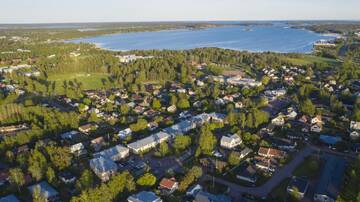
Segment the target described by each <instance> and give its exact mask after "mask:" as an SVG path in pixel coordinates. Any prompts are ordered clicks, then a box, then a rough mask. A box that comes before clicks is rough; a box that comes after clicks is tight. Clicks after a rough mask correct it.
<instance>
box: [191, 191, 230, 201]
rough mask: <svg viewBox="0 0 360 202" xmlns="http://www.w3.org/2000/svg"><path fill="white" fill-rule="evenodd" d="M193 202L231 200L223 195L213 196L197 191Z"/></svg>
mask: <svg viewBox="0 0 360 202" xmlns="http://www.w3.org/2000/svg"><path fill="white" fill-rule="evenodd" d="M194 202H231V198H230V197H229V196H225V195H214V194H210V193H209V192H204V191H199V192H198V193H197V194H196V196H195V199H194Z"/></svg>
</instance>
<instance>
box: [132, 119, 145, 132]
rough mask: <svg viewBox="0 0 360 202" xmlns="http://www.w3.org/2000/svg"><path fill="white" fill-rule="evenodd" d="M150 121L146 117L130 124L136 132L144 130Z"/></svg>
mask: <svg viewBox="0 0 360 202" xmlns="http://www.w3.org/2000/svg"><path fill="white" fill-rule="evenodd" d="M147 125H148V122H147V121H146V120H145V119H138V120H137V122H136V123H134V124H130V129H131V130H132V131H134V132H138V131H142V130H145V129H146V128H147Z"/></svg>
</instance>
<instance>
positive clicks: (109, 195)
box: [71, 171, 136, 202]
mask: <svg viewBox="0 0 360 202" xmlns="http://www.w3.org/2000/svg"><path fill="white" fill-rule="evenodd" d="M135 188H136V184H135V181H134V178H133V176H132V175H131V174H130V173H129V172H128V171H125V172H123V173H121V174H118V175H115V176H113V177H112V178H111V179H110V181H109V182H108V183H102V184H101V185H100V186H98V187H96V188H91V189H88V190H85V191H83V192H82V193H81V194H80V195H79V196H76V197H73V198H72V199H71V202H87V201H103V202H111V201H120V199H119V198H120V197H123V196H126V195H127V194H123V193H124V192H125V193H128V192H132V191H134V190H135ZM120 194H121V196H120ZM124 200H125V199H124V198H122V200H121V201H124Z"/></svg>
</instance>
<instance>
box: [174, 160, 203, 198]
mask: <svg viewBox="0 0 360 202" xmlns="http://www.w3.org/2000/svg"><path fill="white" fill-rule="evenodd" d="M202 174H203V172H202V169H201V167H199V166H193V167H192V168H191V169H190V170H189V171H188V172H187V174H186V175H185V176H184V178H183V179H182V180H181V181H180V185H179V191H181V192H183V191H185V190H186V189H187V188H188V187H189V186H190V185H191V184H192V183H193V182H194V181H195V180H197V179H199V178H200V177H201V176H202Z"/></svg>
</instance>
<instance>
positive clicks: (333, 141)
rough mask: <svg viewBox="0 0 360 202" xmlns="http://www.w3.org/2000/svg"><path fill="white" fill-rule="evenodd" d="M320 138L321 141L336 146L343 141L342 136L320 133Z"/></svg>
mask: <svg viewBox="0 0 360 202" xmlns="http://www.w3.org/2000/svg"><path fill="white" fill-rule="evenodd" d="M319 139H320V141H321V142H323V143H325V144H328V145H330V146H335V145H336V143H338V142H340V141H342V138H341V137H337V136H330V135H320V137H319Z"/></svg>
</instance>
